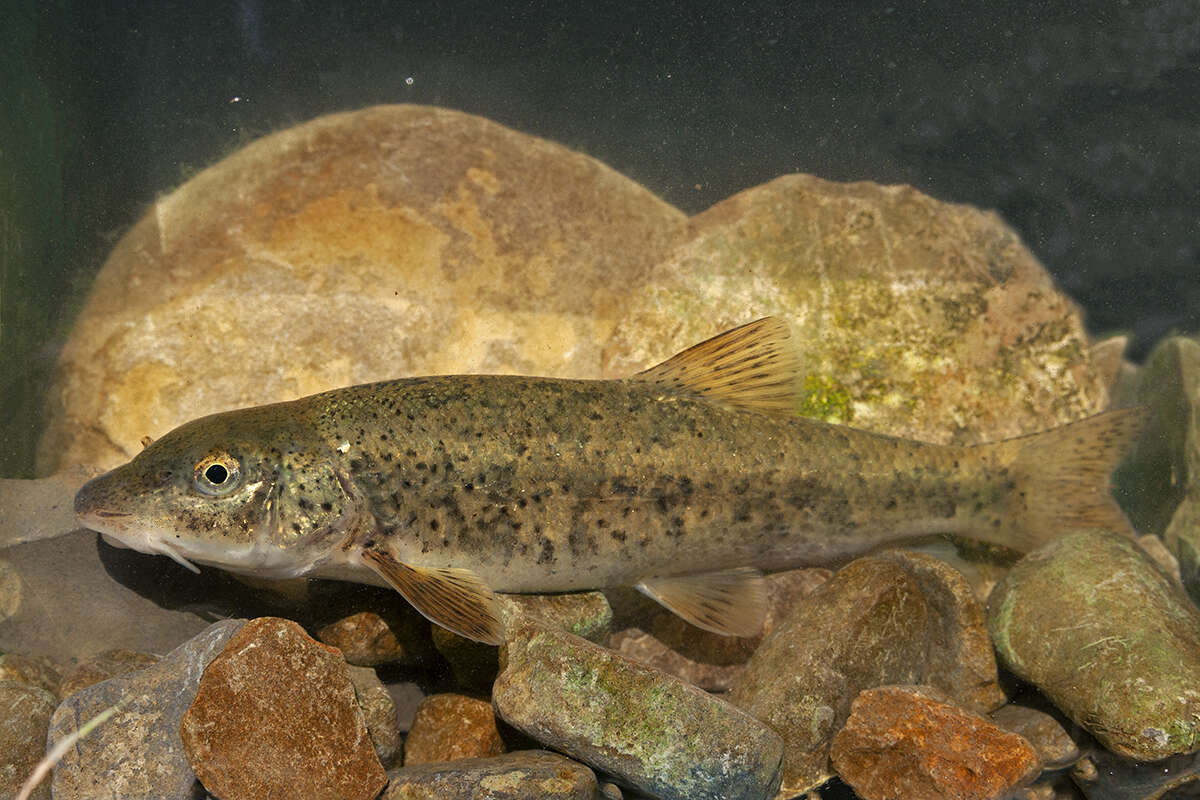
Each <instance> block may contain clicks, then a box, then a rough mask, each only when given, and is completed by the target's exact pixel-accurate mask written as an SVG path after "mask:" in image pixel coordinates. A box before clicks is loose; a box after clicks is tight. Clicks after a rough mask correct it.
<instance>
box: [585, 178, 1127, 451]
mask: <svg viewBox="0 0 1200 800" xmlns="http://www.w3.org/2000/svg"><path fill="white" fill-rule="evenodd" d="M689 229H690V236H689V238H688V239H687V240H686V241H684V242H682V243H681V244H679V245H678V246H677V247H676V249H675V250H674V252H672V253H671V254H670V256H668V257H667V258H666V259H664V260H663V261H662V262H661V263H660V264H658V265H657V266H656V267H655V269H654V273H653V274H652V275H651V276H650V277H649V279H648V280H647V282H646V287H647V288H646V289H645V290H644V291H641V292H638V293H637V295H636V296H635V297H634V299H633V302H632V303H631V304H630V306H629V307H628V308H627V309H626V310H625V315H624V316H623V317H622V318H621V319H620V321H619V323H618V325H617V327H616V331H615V334H614V336H613V338H612V339H611V340H610V341H609V343H608V344H607V345H606V347H605V359H604V372H605V374H606V375H608V376H616V375H624V374H627V373H628V372H630V371H631V370H635V369H639V368H641V367H643V366H645V365H647V364H653V363H655V362H657V361H658V360H661V359H663V358H666V357H668V356H670V355H671V354H672V353H673V352H674V351H675V350H677V349H678V348H679V346H680V345H683V344H689V343H691V342H696V341H700V340H702V339H705V338H707V337H709V336H712V335H714V334H716V333H719V332H720V331H722V330H725V329H726V328H730V327H732V326H734V325H737V324H740V323H742V322H745V321H747V320H750V319H754V318H756V317H761V316H764V315H767V314H778V315H781V316H783V317H785V318H787V319H788V320H789V321H790V322H791V323H792V326H793V330H794V331H795V333H796V335H797V337H798V341H799V343H800V350H801V354H802V359H803V369H804V373H803V388H804V399H803V402H802V403H801V407H800V412H801V413H803V414H805V415H806V416H810V417H816V418H819V419H824V420H826V421H829V422H837V423H847V424H850V425H853V426H855V427H858V428H865V429H867V430H875V431H880V432H884V433H890V434H893V435H899V436H907V437H910V438H915V439H923V440H926V441H932V442H941V443H945V442H950V441H958V442H962V443H969V442H973V441H977V440H980V439H985V440H991V439H1000V438H1005V437H1008V436H1015V435H1018V434H1022V433H1028V432H1031V431H1037V430H1043V429H1046V428H1051V427H1054V426H1055V425H1057V424H1061V423H1064V422H1067V421H1070V420H1074V419H1078V418H1080V417H1083V416H1087V415H1088V414H1093V413H1096V412H1098V411H1100V410H1102V409H1103V408H1104V407H1105V406H1106V404H1107V399H1108V398H1107V392H1106V390H1105V387H1104V376H1103V375H1101V374H1100V371H1099V370H1097V369H1096V368H1095V367H1093V365H1092V361H1091V357H1090V353H1089V342H1088V340H1087V337H1086V334H1085V332H1084V329H1083V324H1082V321H1081V318H1080V313H1079V310H1078V308H1077V307H1076V306H1075V304H1074V303H1072V302H1071V301H1070V300H1069V299H1068V298H1067V297H1065V296H1064V295H1062V294H1061V293H1059V292H1058V291H1057V289H1056V288H1055V286H1054V282H1053V280H1052V279H1051V278H1050V276H1049V274H1048V273H1047V272H1046V271H1045V269H1044V268H1043V267H1042V266H1041V265H1040V264H1039V263H1038V261H1037V259H1036V258H1035V257H1034V256H1033V254H1032V253H1030V252H1029V250H1027V249H1026V248H1025V246H1024V245H1023V244H1022V243H1021V241H1020V239H1019V238H1018V236H1017V235H1016V233H1014V232H1013V230H1012V229H1011V228H1009V227H1008V226H1007V225H1005V224H1004V222H1003V221H1001V219H1000V218H999V217H998V216H997V215H996V214H993V213H990V212H985V211H980V210H979V209H976V208H973V207H971V206H965V205H955V204H952V203H944V202H941V201H938V200H935V199H933V198H931V197H929V196H927V195H924V194H921V193H920V192H918V191H917V190H915V189H913V188H911V187H908V186H881V185H879V184H875V183H867V182H863V183H832V182H830V181H824V180H821V179H819V178H815V177H812V176H810V175H787V176H784V177H781V178H777V179H776V180H773V181H771V182H770V183H766V184H763V185H761V186H757V187H754V188H752V189H748V190H746V191H744V192H741V193H739V194H737V195H734V196H733V197H730V198H729V199H727V200H724V201H722V202H721V203H718V204H717V205H715V206H713V207H712V208H710V209H709V210H707V211H705V212H704V213H702V214H699V215H697V216H695V217H693V218H692V219H691V221H690V223H689Z"/></svg>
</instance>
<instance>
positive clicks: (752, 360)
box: [629, 317, 800, 416]
mask: <svg viewBox="0 0 1200 800" xmlns="http://www.w3.org/2000/svg"><path fill="white" fill-rule="evenodd" d="M799 374H800V360H799V356H798V355H797V353H796V347H795V344H794V343H793V342H792V333H791V330H790V329H789V328H788V326H787V323H786V322H784V321H783V320H781V319H779V318H778V317H763V318H762V319H759V320H755V321H754V322H748V323H746V324H745V325H742V326H741V327H738V328H734V329H733V330H729V331H725V332H724V333H721V334H718V335H716V336H714V337H713V338H711V339H708V340H706V341H703V342H701V343H700V344H697V345H693V346H691V347H689V348H688V349H687V350H684V351H683V352H682V353H677V354H676V355H674V356H672V357H671V358H668V359H667V360H666V361H664V362H662V363H661V364H658V365H656V366H653V367H650V368H649V369H646V370H642V371H641V372H639V373H637V374H636V375H634V376H632V377H631V378H629V380H633V381H645V382H647V383H654V384H658V385H660V386H663V387H666V388H669V389H672V390H675V391H685V392H691V393H693V394H698V395H701V396H703V397H708V398H711V399H713V400H716V401H718V402H722V403H726V404H728V405H730V406H734V407H737V408H748V409H754V410H756V411H765V412H768V413H773V414H782V415H784V416H795V415H796V413H797V408H798V406H799V400H800V398H799V381H798V380H797V377H798V375H799Z"/></svg>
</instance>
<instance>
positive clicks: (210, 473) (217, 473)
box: [204, 464, 229, 486]
mask: <svg viewBox="0 0 1200 800" xmlns="http://www.w3.org/2000/svg"><path fill="white" fill-rule="evenodd" d="M204 477H205V478H207V479H208V482H209V483H211V484H213V485H215V486H220V485H221V484H222V483H224V482H225V481H227V480H228V479H229V470H227V469H225V467H223V466H221V465H220V464H209V465H208V468H207V469H205V470H204Z"/></svg>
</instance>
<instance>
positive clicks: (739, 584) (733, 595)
mask: <svg viewBox="0 0 1200 800" xmlns="http://www.w3.org/2000/svg"><path fill="white" fill-rule="evenodd" d="M636 588H637V589H638V591H640V592H642V593H643V594H645V595H647V596H648V597H651V598H653V599H654V600H657V601H658V602H659V603H661V604H662V605H663V606H666V607H667V608H668V609H670V610H671V611H674V612H675V613H676V614H678V615H679V616H681V617H683V618H684V619H685V620H687V621H688V622H690V623H692V624H693V625H695V626H696V627H698V628H703V629H704V630H706V631H712V632H713V633H721V634H724V635H726V636H755V635H756V634H758V633H760V632H761V631H762V626H763V621H764V620H765V619H766V617H767V582H766V579H765V578H763V574H762V572H760V571H759V570H757V569H755V568H753V567H736V568H734V569H726V570H720V571H719V572H705V573H702V574H700V575H676V576H671V577H667V578H647V579H646V580H644V581H642V582H641V583H639V584H638V585H637V587H636Z"/></svg>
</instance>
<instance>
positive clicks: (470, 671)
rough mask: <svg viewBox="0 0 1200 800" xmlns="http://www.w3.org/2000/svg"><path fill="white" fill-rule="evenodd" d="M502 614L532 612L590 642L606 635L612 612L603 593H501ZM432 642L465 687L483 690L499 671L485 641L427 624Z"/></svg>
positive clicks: (493, 650)
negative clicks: (477, 640)
mask: <svg viewBox="0 0 1200 800" xmlns="http://www.w3.org/2000/svg"><path fill="white" fill-rule="evenodd" d="M499 596H500V598H501V599H502V600H503V601H504V602H503V609H502V611H503V613H504V614H505V616H506V617H507V618H509V619H512V618H516V617H519V616H521V615H523V614H528V615H532V616H534V617H536V618H538V619H540V620H542V621H543V622H545V623H547V624H549V625H552V626H554V627H556V628H560V629H562V630H564V631H566V632H567V633H571V634H574V635H576V636H581V637H583V638H584V639H587V640H588V641H592V642H601V641H603V640H604V639H606V638H607V636H608V632H609V629H610V627H611V626H612V617H613V611H612V607H611V606H610V605H609V604H608V598H607V597H605V595H604V593H603V592H564V593H562V594H502V595H499ZM427 627H430V628H431V629H432V634H433V643H434V646H435V647H437V650H438V652H439V653H441V655H442V657H443V658H444V659H446V661H447V662H448V663H449V664H450V669H451V670H452V671H453V672H454V678H455V680H457V681H458V683H459V685H461V686H462V687H463V688H466V689H475V690H478V691H483V690H485V689H487V688H489V687H490V686H491V685H492V681H494V680H496V675H497V673H499V671H500V666H499V661H498V655H499V654H498V651H497V650H496V648H495V647H494V646H492V645H489V644H483V643H481V642H475V641H472V640H470V639H468V638H466V637H465V636H459V635H458V634H456V633H451V632H450V631H448V630H446V629H445V628H443V627H442V626H441V625H432V624H429V623H427Z"/></svg>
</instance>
